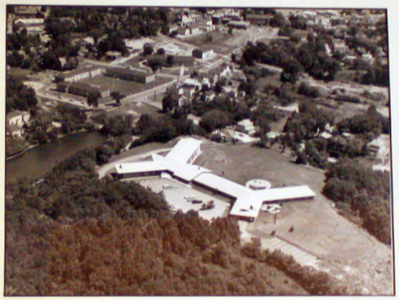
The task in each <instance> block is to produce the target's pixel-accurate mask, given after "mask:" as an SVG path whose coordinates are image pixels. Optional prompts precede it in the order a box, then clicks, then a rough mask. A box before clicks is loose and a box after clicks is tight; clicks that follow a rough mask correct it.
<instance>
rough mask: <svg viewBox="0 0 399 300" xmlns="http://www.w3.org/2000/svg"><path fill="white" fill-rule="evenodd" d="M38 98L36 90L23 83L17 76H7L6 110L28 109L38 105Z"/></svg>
mask: <svg viewBox="0 0 399 300" xmlns="http://www.w3.org/2000/svg"><path fill="white" fill-rule="evenodd" d="M36 104H37V98H36V93H35V90H34V89H32V88H31V87H27V86H26V85H24V84H23V82H22V80H21V79H20V78H18V77H15V76H7V80H6V112H7V113H9V112H11V111H13V110H25V111H28V110H30V109H33V108H35V107H36Z"/></svg>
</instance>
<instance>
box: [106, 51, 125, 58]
mask: <svg viewBox="0 0 399 300" xmlns="http://www.w3.org/2000/svg"><path fill="white" fill-rule="evenodd" d="M105 57H106V59H107V60H117V59H120V58H121V57H122V53H121V52H119V51H107V52H105Z"/></svg>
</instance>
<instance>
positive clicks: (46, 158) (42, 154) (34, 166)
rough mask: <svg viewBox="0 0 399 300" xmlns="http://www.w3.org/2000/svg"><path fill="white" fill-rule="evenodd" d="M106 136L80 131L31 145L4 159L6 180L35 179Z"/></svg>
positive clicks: (95, 145)
mask: <svg viewBox="0 0 399 300" xmlns="http://www.w3.org/2000/svg"><path fill="white" fill-rule="evenodd" d="M106 139H107V138H106V137H105V136H103V135H101V134H100V133H99V132H97V131H92V132H90V131H89V132H88V131H80V130H79V132H75V133H73V134H67V135H63V136H62V137H60V138H57V139H54V140H53V141H51V142H49V143H45V144H39V145H31V146H30V147H29V149H28V148H26V149H25V150H24V154H23V155H22V153H19V154H18V155H15V156H13V157H11V156H10V157H8V158H7V160H6V182H7V183H9V182H13V181H16V180H17V179H18V178H19V177H27V178H29V179H35V178H38V177H40V176H42V175H44V174H45V173H46V172H48V171H49V170H51V169H52V168H53V167H54V166H55V165H57V164H58V163H60V162H62V161H63V160H65V159H66V158H68V157H69V156H71V155H73V154H74V153H76V152H77V151H79V150H83V149H86V148H93V147H97V146H101V145H102V144H103V143H104V142H105V141H106Z"/></svg>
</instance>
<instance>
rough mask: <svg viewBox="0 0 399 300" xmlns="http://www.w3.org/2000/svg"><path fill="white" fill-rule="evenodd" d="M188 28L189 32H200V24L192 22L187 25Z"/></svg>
mask: <svg viewBox="0 0 399 300" xmlns="http://www.w3.org/2000/svg"><path fill="white" fill-rule="evenodd" d="M187 28H188V29H189V30H190V34H200V33H201V30H200V25H198V24H193V25H190V26H188V27H187Z"/></svg>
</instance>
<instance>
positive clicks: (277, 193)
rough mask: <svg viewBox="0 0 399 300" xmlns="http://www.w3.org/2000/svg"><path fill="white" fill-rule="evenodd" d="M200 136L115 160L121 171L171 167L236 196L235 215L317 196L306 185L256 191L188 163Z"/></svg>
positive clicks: (249, 214) (251, 214) (183, 175)
mask: <svg viewBox="0 0 399 300" xmlns="http://www.w3.org/2000/svg"><path fill="white" fill-rule="evenodd" d="M201 142H202V141H200V140H196V139H193V138H183V139H181V140H180V141H179V142H178V143H177V144H176V146H175V147H174V148H173V149H172V150H171V151H170V152H169V153H168V155H167V156H166V157H163V156H161V155H158V154H152V159H153V161H144V162H134V163H124V164H115V169H116V171H117V173H118V174H125V173H139V172H151V171H170V172H172V173H173V175H174V176H176V177H179V178H181V179H183V180H185V181H188V182H190V181H192V182H194V183H198V184H201V185H204V186H206V187H208V188H211V189H213V190H215V191H219V192H221V193H223V194H225V195H228V196H231V197H233V198H236V201H235V203H234V206H233V208H232V210H231V212H230V215H233V216H242V217H252V218H256V216H257V215H258V213H259V210H260V208H261V206H262V204H263V203H264V202H272V201H288V200H293V199H300V198H309V197H314V196H315V193H314V192H313V191H312V190H311V189H310V188H309V187H308V186H306V185H304V186H294V187H281V188H273V189H266V190H259V191H254V190H252V189H249V188H247V187H245V186H243V185H241V184H238V183H236V182H234V181H231V180H229V179H226V178H223V177H220V176H219V175H217V174H214V173H212V171H211V170H208V169H206V168H203V167H200V166H197V165H190V164H187V160H188V159H189V158H190V156H191V155H192V154H193V153H194V151H195V150H197V149H198V147H199V146H200V145H201Z"/></svg>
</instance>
